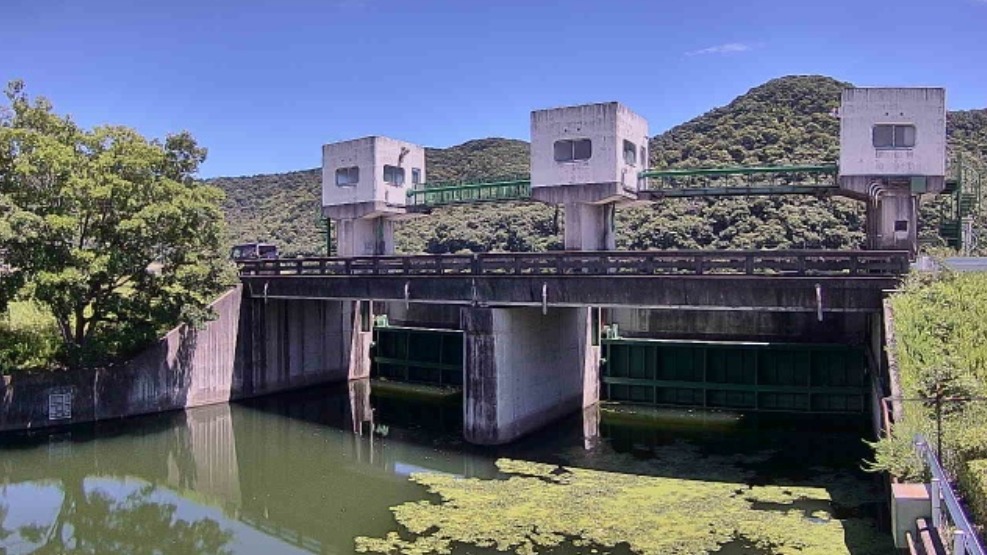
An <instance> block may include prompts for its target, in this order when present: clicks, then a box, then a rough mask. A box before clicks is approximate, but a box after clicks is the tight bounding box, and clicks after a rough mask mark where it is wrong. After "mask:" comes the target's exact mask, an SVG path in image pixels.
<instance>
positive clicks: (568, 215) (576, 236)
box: [565, 202, 617, 251]
mask: <svg viewBox="0 0 987 555" xmlns="http://www.w3.org/2000/svg"><path fill="white" fill-rule="evenodd" d="M615 206H616V205H615V204H614V203H606V204H585V203H582V202H568V203H566V204H565V250H567V251H606V250H614V249H615V248H616V246H617V243H616V241H617V234H616V224H615V221H614V217H615V213H616V210H615Z"/></svg>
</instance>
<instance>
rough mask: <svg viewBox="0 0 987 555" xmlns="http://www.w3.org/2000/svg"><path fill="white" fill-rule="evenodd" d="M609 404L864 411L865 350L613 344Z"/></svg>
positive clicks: (608, 357) (608, 353)
mask: <svg viewBox="0 0 987 555" xmlns="http://www.w3.org/2000/svg"><path fill="white" fill-rule="evenodd" d="M603 345H604V357H605V364H604V366H603V372H602V382H603V391H602V392H601V393H602V395H603V398H604V399H605V400H609V401H622V402H629V403H638V404H644V405H654V406H684V407H706V408H722V409H733V410H744V411H784V412H818V413H859V412H863V411H864V409H865V407H866V400H867V387H868V384H869V380H868V377H867V365H866V358H865V355H864V351H863V349H862V348H860V347H853V346H849V345H828V344H827V345H811V344H778V343H740V342H705V341H663V340H654V339H607V340H604V342H603Z"/></svg>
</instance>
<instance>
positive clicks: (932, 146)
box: [840, 88, 946, 253]
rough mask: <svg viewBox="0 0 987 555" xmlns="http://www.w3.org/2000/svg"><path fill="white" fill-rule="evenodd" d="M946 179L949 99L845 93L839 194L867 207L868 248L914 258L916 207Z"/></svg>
mask: <svg viewBox="0 0 987 555" xmlns="http://www.w3.org/2000/svg"><path fill="white" fill-rule="evenodd" d="M945 177H946V91H945V90H944V89H941V88H848V89H846V90H844V91H843V97H842V101H841V104H840V188H841V189H843V190H844V192H845V193H847V195H848V196H851V197H854V198H859V199H861V200H866V202H867V247H868V248H871V249H907V250H910V251H911V252H913V253H914V252H916V250H917V245H918V239H917V229H916V227H917V215H918V205H919V202H920V201H921V200H922V197H923V195H931V194H936V193H941V192H942V190H943V188H944V186H945Z"/></svg>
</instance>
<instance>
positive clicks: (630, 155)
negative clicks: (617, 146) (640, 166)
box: [624, 141, 637, 166]
mask: <svg viewBox="0 0 987 555" xmlns="http://www.w3.org/2000/svg"><path fill="white" fill-rule="evenodd" d="M624 163H625V164H627V165H628V166H636V165H637V146H636V145H635V144H634V143H632V142H630V141H624Z"/></svg>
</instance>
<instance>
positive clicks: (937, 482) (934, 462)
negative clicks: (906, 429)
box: [914, 434, 987, 555]
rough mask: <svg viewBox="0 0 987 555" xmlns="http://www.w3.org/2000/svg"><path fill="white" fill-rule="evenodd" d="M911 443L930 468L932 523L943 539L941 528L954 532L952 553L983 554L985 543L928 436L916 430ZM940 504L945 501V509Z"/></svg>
mask: <svg viewBox="0 0 987 555" xmlns="http://www.w3.org/2000/svg"><path fill="white" fill-rule="evenodd" d="M914 444H915V450H916V451H918V454H919V455H920V456H921V457H922V459H923V460H924V461H925V464H926V465H928V467H929V472H930V473H931V474H932V488H931V489H932V492H931V497H932V524H933V526H935V528H936V529H937V530H939V534H940V536H942V537H943V540H944V541H943V543H946V537H945V535H944V534H943V532H944V530H947V529H951V530H952V532H953V542H952V545H953V549H952V555H985V553H987V552H985V551H984V546H983V544H982V543H981V542H980V538H978V537H977V530H976V528H974V527H973V524H972V523H971V522H970V518H969V517H968V516H967V515H966V511H964V510H963V507H962V506H961V505H960V501H959V499H958V498H957V497H956V492H954V491H953V487H952V486H951V485H950V482H949V476H947V475H946V471H945V470H943V468H942V465H941V464H939V459H938V457H936V454H935V451H934V450H933V448H932V447H931V446H929V442H928V440H926V439H925V436H923V435H922V434H918V435H916V436H915V440H914ZM943 504H945V509H946V510H945V511H943ZM943 517H946V518H948V519H949V523H948V526H947V523H946V522H944V521H943Z"/></svg>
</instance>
